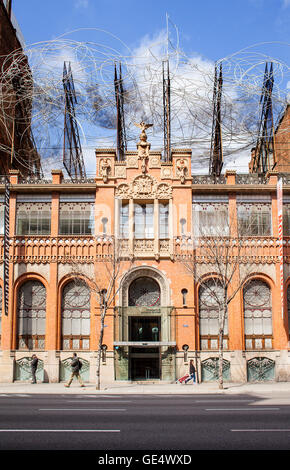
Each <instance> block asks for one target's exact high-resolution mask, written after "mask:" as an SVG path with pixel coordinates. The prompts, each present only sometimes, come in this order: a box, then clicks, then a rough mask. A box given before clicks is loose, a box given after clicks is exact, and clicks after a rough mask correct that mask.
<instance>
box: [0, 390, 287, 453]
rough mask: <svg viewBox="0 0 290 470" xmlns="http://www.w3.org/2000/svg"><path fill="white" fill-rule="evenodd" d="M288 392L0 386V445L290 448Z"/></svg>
mask: <svg viewBox="0 0 290 470" xmlns="http://www.w3.org/2000/svg"><path fill="white" fill-rule="evenodd" d="M289 448H290V400H289V399H288V398H287V397H285V398H284V399H283V397H282V398H277V399H275V397H272V398H270V399H262V398H260V397H255V396H253V395H249V396H246V395H234V396H228V395H225V396H224V395H222V396H221V395H212V394H210V395H205V394H202V395H197V394H194V395H182V396H180V395H178V396H177V395H176V396H174V395H164V396H162V395H97V396H96V395H89V394H87V395H83V394H77V393H76V394H75V395H72V394H71V395H65V394H63V395H53V396H51V395H43V394H42V395H37V394H34V395H29V394H15V395H12V394H9V395H8V394H7V395H5V394H0V450H1V451H2V450H23V449H26V450H69V449H75V450H76V449H79V450H80V449H81V450H94V451H95V450H104V449H106V450H108V451H109V450H127V449H128V450H130V449H136V450H139V451H142V450H172V449H174V450H178V449H179V450H195V449H198V450H264V449H268V450H289Z"/></svg>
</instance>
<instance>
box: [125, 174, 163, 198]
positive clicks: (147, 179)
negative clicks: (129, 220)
mask: <svg viewBox="0 0 290 470" xmlns="http://www.w3.org/2000/svg"><path fill="white" fill-rule="evenodd" d="M116 197H117V198H118V199H132V198H133V199H171V198H172V187H171V186H169V185H168V184H167V183H159V184H158V182H157V180H156V179H155V178H153V177H152V176H149V175H138V176H137V177H136V178H134V180H133V181H132V183H130V184H127V183H121V184H119V185H118V186H117V188H116Z"/></svg>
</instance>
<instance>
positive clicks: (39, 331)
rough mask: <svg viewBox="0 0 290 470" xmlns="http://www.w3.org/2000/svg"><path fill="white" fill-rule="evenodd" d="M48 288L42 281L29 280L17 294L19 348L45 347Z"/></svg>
mask: <svg viewBox="0 0 290 470" xmlns="http://www.w3.org/2000/svg"><path fill="white" fill-rule="evenodd" d="M45 317H46V289H45V287H44V285H43V284H42V283H41V282H40V281H36V280H33V281H27V282H25V283H24V284H22V285H21V287H20V288H19V291H18V296H17V321H18V324H17V326H18V328H17V333H18V335H17V347H18V349H29V350H33V349H44V346H45Z"/></svg>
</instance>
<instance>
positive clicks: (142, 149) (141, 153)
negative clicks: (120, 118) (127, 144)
mask: <svg viewBox="0 0 290 470" xmlns="http://www.w3.org/2000/svg"><path fill="white" fill-rule="evenodd" d="M134 124H135V126H136V127H139V128H140V129H141V134H140V137H139V139H140V140H139V142H138V144H137V150H138V158H139V159H140V160H141V170H142V173H145V172H146V160H147V159H148V158H149V150H150V147H151V144H149V142H147V135H146V132H145V130H146V129H148V128H149V127H152V126H153V124H145V122H144V121H141V122H140V124H136V123H134Z"/></svg>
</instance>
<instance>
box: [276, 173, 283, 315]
mask: <svg viewBox="0 0 290 470" xmlns="http://www.w3.org/2000/svg"><path fill="white" fill-rule="evenodd" d="M277 204H278V237H279V259H280V292H281V315H282V318H284V263H283V182H282V178H279V179H278V183H277Z"/></svg>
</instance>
